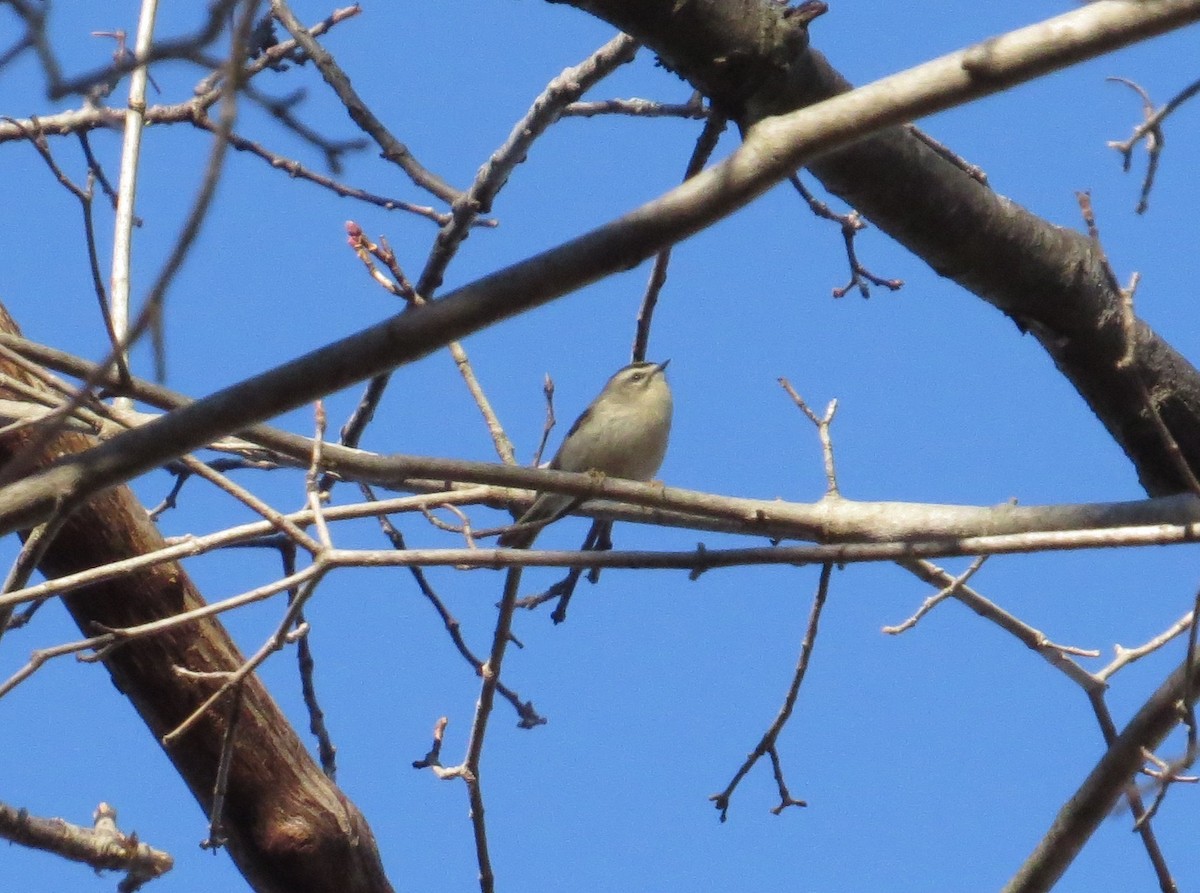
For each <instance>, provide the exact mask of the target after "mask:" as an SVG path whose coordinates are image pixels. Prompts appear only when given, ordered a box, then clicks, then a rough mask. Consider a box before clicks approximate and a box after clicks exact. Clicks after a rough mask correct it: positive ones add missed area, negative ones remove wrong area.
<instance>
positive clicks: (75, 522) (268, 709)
mask: <svg viewBox="0 0 1200 893" xmlns="http://www.w3.org/2000/svg"><path fill="white" fill-rule="evenodd" d="M0 322H2V323H3V326H4V327H5V328H7V330H8V331H10V332H15V331H16V327H15V325H14V324H13V323H12V320H11V319H9V318H8V317H7V315H0ZM5 371H7V372H8V373H9V374H10V375H14V376H19V375H21V373H20V370H18V369H16V368H15V367H12V366H7V367H6V369H5ZM29 436H30V435H28V434H27V433H25V432H17V433H15V434H10V435H7V436H5V437H4V438H3V439H0V461H5V460H8V459H9V458H11V456H12V455H13V454H14V452H17V451H20V450H22V449H23V447H24V443H25V441H26V440H27V439H28V438H29ZM94 445H95V442H94V439H92V438H89V437H87V436H85V435H82V434H76V433H63V434H60V435H58V436H57V437H55V438H54V439H53V441H52V442H51V443H49V444H47V445H46V446H45V447H44V448H43V450H42V451H41V452H40V453H39V455H38V457H37V461H38V463H39V465H44V464H47V463H49V462H51V461H53V460H54V459H57V458H58V457H59V456H62V455H68V454H72V453H77V452H79V451H81V450H86V449H89V448H92V447H93V446H94ZM165 545H166V544H165V543H164V542H163V540H162V538H161V536H160V535H159V533H158V531H157V530H156V529H155V527H154V526H153V524H151V522H150V521H149V520H148V518H147V517H146V512H145V509H143V508H142V506H141V505H140V504H138V502H137V501H136V499H135V498H134V497H133V495H132V493H131V492H130V491H129V490H128V489H127V488H124V487H116V488H112V489H109V490H107V491H105V492H104V493H102V494H100V495H99V496H96V497H94V498H93V499H91V500H90V501H88V502H86V503H85V504H83V505H81V506H80V507H79V508H78V509H76V511H75V512H74V513H72V514H71V515H70V516H69V517H68V518H67V519H66V521H65V522H64V523H63V525H62V529H61V531H60V533H59V535H58V536H57V537H55V538H54V541H53V543H52V545H51V547H50V548H49V549H48V550H47V552H46V554H45V556H44V557H43V559H42V561H41V562H40V570H41V571H42V573H43V574H44V575H46V576H47V577H48V578H54V577H59V576H63V575H66V574H71V573H75V572H81V571H85V570H87V569H89V568H92V567H95V566H97V565H102V564H106V563H108V562H111V561H114V560H119V559H124V558H130V557H134V556H137V555H141V554H144V553H147V552H153V551H155V550H159V549H162V548H164V547H165ZM63 601H64V603H65V604H66V606H67V608H68V610H69V611H70V612H71V613H72V616H73V617H74V618H75V620H76V622H77V623H78V624H79V626H80V628H81V629H82V630H83V631H84V632H85V633H87V632H90V631H91V630H92V629H94V628H95V626H94V625H96V624H99V625H100V627H101V628H113V629H115V628H123V627H132V626H137V625H139V624H144V623H149V622H154V621H157V620H160V619H164V618H168V617H174V616H175V615H177V614H179V613H181V612H185V611H189V610H195V609H198V608H201V607H202V606H203V600H202V599H201V597H200V594H199V593H198V592H197V591H196V589H195V587H194V586H193V585H192V583H191V581H190V579H189V578H188V577H187V575H186V574H185V573H184V571H183V570H182V568H180V567H179V566H178V565H177V564H174V563H168V564H162V565H158V566H155V567H151V568H145V569H143V570H141V571H138V572H135V573H130V574H126V575H124V576H123V577H121V578H119V579H113V580H110V581H105V582H98V583H93V584H92V585H90V586H88V587H86V588H84V589H81V590H79V591H77V592H76V593H74V594H71V595H68V596H66V597H64V599H63ZM104 663H105V666H106V668H107V669H108V671H109V672H110V674H111V675H112V676H113V680H114V682H115V683H116V685H117V686H118V688H119V689H120V690H121V691H122V692H124V693H125V694H126V696H127V697H128V698H129V700H130V702H131V703H132V705H133V706H134V708H135V709H137V711H138V712H139V713H140V714H141V716H142V718H143V720H144V721H145V722H146V724H147V726H148V727H149V729H150V731H151V733H152V734H154V735H155V736H156V737H157V736H161V735H163V734H165V733H166V732H168V731H169V730H170V729H171V728H173V727H174V726H176V725H177V724H178V723H179V722H180V721H182V719H183V718H184V717H185V716H187V714H188V713H190V712H191V711H192V710H194V709H195V707H196V706H198V704H199V703H200V701H201V700H203V697H204V686H203V685H199V684H197V682H196V681H194V680H189V679H185V678H183V677H181V676H180V675H179V674H177V673H175V672H173V668H174V667H175V666H176V665H177V664H180V663H183V664H184V665H185V666H186V667H187V668H188V669H191V670H204V671H222V672H230V671H233V670H235V669H236V668H237V667H238V666H240V665H241V664H242V663H243V658H242V657H241V655H240V654H239V652H238V650H237V648H236V647H235V646H234V644H233V642H232V640H231V639H230V638H229V636H228V635H227V634H226V632H225V631H224V629H223V628H222V627H221V626H220V624H219V623H217V622H216V621H215V620H212V619H211V618H210V619H208V620H200V621H197V622H194V623H190V624H187V625H183V626H175V627H173V628H170V629H167V630H165V631H163V632H161V633H160V634H158V635H155V636H151V637H146V638H141V639H138V640H136V641H129V642H126V643H124V644H122V645H121V647H120V648H117V649H114V650H111V651H108V652H107V653H106V655H105V658H104ZM243 698H244V700H243V708H242V711H241V713H240V715H239V729H240V731H239V736H238V746H237V747H236V748H235V750H234V755H233V759H232V762H231V765H230V770H229V773H230V774H229V785H228V791H227V795H226V809H225V830H226V833H227V834H228V836H229V850H230V853H231V855H232V856H233V859H234V861H235V863H236V864H237V865H238V867H239V868H240V869H241V871H242V872H243V874H244V875H245V876H246V878H247V880H248V881H249V882H250V883H251V885H253V886H254V887H255V889H257V890H260V891H284V890H288V891H293V893H295V891H303V890H329V889H334V888H337V889H341V890H357V891H363V893H368V891H387V890H390V887H389V885H388V883H387V880H386V878H385V876H384V873H383V869H382V866H381V864H380V862H379V856H378V853H377V852H376V850H375V847H374V841H373V838H372V836H371V832H370V829H369V828H368V826H367V825H366V822H365V821H364V820H363V818H362V816H361V815H360V814H359V812H358V810H357V809H356V808H355V807H354V806H353V804H351V803H350V802H349V801H348V800H346V799H345V797H344V796H343V795H342V794H341V793H340V792H339V791H338V790H337V788H335V787H333V785H332V784H330V783H329V782H328V780H327V779H325V777H324V775H323V774H322V773H321V771H320V769H319V768H318V767H317V766H316V765H315V764H314V763H313V761H312V759H311V757H309V755H308V753H307V751H306V749H305V747H304V745H303V743H302V742H301V741H300V740H299V738H298V737H297V736H296V734H295V732H294V731H293V730H292V728H291V726H290V724H289V723H288V721H287V719H286V717H284V715H283V714H282V712H281V711H280V710H279V708H278V707H277V706H276V705H275V703H274V702H273V701H272V700H271V698H270V696H269V695H268V694H267V692H266V690H265V689H264V688H263V687H262V685H261V683H259V682H258V681H257V680H255V679H250V680H247V682H246V686H245V691H244V693H243ZM223 726H224V722H223V720H222V719H221V717H217V716H211V715H210V716H208V717H206V718H205V720H204V721H203V722H201V723H200V725H199V727H198V728H197V729H196V730H195V733H194V734H193V736H192V737H190V738H189V739H188V740H187V741H185V742H182V743H181V744H180V745H179V746H176V747H172V748H169V749H167V756H168V757H169V758H170V759H171V761H172V762H173V763H174V765H175V767H176V769H177V770H178V771H179V773H180V775H181V776H182V778H183V779H184V781H185V782H186V783H187V784H188V786H189V787H190V788H191V790H192V792H193V793H194V795H195V796H196V798H197V799H198V800H199V801H200V803H201V805H202V806H203V807H204V808H206V809H207V808H210V807H211V806H212V792H213V782H214V779H215V773H216V770H217V764H218V754H219V753H220V749H221V748H220V741H221V739H222V736H223V733H224V728H223ZM268 756H269V759H268V758H267V757H268Z"/></svg>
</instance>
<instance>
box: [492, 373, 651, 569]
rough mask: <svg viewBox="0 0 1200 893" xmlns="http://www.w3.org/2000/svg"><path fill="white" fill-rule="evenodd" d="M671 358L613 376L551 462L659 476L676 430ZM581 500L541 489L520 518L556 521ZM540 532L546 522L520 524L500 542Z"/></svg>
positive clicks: (518, 542) (527, 539)
mask: <svg viewBox="0 0 1200 893" xmlns="http://www.w3.org/2000/svg"><path fill="white" fill-rule="evenodd" d="M669 362H671V361H670V360H665V361H663V362H661V363H631V364H630V365H628V366H626V367H625V368H624V369H621V370H620V371H619V372H617V373H616V374H615V375H613V377H612V378H610V379H609V380H608V383H607V384H605V385H604V390H602V391H601V392H600V395H599V396H598V397H597V398H596V399H595V400H593V401H592V403H591V405H590V406H589V407H588V408H587V409H585V410H584V411H583V415H581V416H580V417H579V418H578V419H576V420H575V424H574V425H572V426H571V430H570V431H568V432H567V436H566V437H565V438H563V442H562V446H560V447H559V448H558V453H556V454H555V456H554V458H553V459H551V460H550V465H549V467H550V468H553V469H556V470H558V471H578V472H582V471H598V472H601V473H602V474H604V475H606V476H608V477H614V478H623V479H625V480H630V481H648V480H650V479H651V478H652V477H654V473H655V472H656V471H658V468H659V466H660V465H662V461H663V456H664V455H665V454H666V452H667V437H668V436H669V435H670V433H671V409H672V403H671V389H670V387H668V386H667V378H666V375H665V374H664V373H665V372H666V369H667V363H669ZM578 501H579V499H578V497H573V496H566V495H563V494H562V493H538V495H537V497H536V498H535V499H534V500H533V504H532V505H530V506H529V508H528V509H527V510H526V511H525V514H523V515H521V517H520V518H519V519H518V520H517V523H518V524H528V523H530V522H534V521H545V522H550V521H554V520H556V519H557V518H559V517H560V516H562V515H563V514H565V513H566V512H567V511H568V510H569V509H570V508H571V506H572V505H574V504H575V503H577V502H578ZM540 531H541V528H540V527H535V528H530V529H526V530H522V529H519V528H514V529H512V530H509V531H508V532H507V533H504V534H502V535H501V537H500V539H499V540H498V541H497V542H498V543H499V545H501V546H509V547H513V548H517V549H527V548H529V547H530V546H531V545H532V544H533V541H534V539H535V538H536V537H537V535H538V533H539V532H540Z"/></svg>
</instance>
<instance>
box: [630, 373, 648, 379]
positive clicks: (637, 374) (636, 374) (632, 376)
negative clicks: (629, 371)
mask: <svg viewBox="0 0 1200 893" xmlns="http://www.w3.org/2000/svg"><path fill="white" fill-rule="evenodd" d="M645 377H646V373H644V372H635V373H633V375H631V376H629V380H630V381H641V380H642V379H643V378H645Z"/></svg>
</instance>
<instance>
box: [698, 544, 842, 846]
mask: <svg viewBox="0 0 1200 893" xmlns="http://www.w3.org/2000/svg"><path fill="white" fill-rule="evenodd" d="M832 575H833V565H832V564H826V565H823V566H822V567H821V578H820V580H819V581H818V583H817V594H816V595H815V596H814V597H813V603H812V609H811V610H810V611H809V615H808V626H807V628H806V629H805V630H804V639H803V641H802V642H801V643H800V657H799V658H798V659H797V661H796V670H795V672H794V673H793V674H792V683H791V685H790V686H788V691H787V695H786V696H785V697H784V699H783V705H782V706H781V707H780V708H779V713H778V714H776V716H775V719H774V721H772V723H771V725H770V726H769V727H768V728H767V731H766V732H764V733H763V736H762V738H760V739H759V742H758V744H756V745H755V747H754V750H752V751H751V752H750V754H749V755H748V756H747V757H746V759H745V761H744V762H743V763H742V765H741V766H740V767H738V770H737V772H736V773H734V776H733V779H732V780H731V781H730V782H729V784H728V785H726V786H725V790H723V791H721V792H720V793H719V794H713V795H712V796H711V797H709V798H708V799H709V800H712V801H713V803H714V804H715V805H716V807H717V809H719V810H720V811H721V821H722V822H723V821H725V819H726V818H727V817H728V814H729V799H730V797H732V796H733V792H734V790H736V789H737V786H738V784H740V783H741V780H742V779H743V778H745V777H746V775H747V774H748V773H749V772H750V770H751V769H752V768H754V764H755V763H757V762H758V761H759V760H760V759H761V758H762V757H763V756H765V755H768V754H769V755H770V758H771V767H772V770H773V771H774V774H775V783H776V785H777V786H778V788H779V805H778V806H776V807H775V808H774V809H772V810H771V811H772V812H773V813H775V814H776V815H779V813H780V812H782V811H783V810H784V809H785V808H787V807H789V806H807V805H808V804H807V803H805V802H804V801H803V800H796V799H793V798H792V796H791V794H789V793H788V789H787V785H786V784H784V781H783V770H782V769H781V768H780V764H779V751H778V750H777V748H776V742H777V741H778V739H779V733H780V732H782V731H783V727H784V726H786V725H787V722H788V719H790V718H791V715H792V711H793V710H794V709H795V707H796V698H797V697H799V695H800V685H801V684H802V683H803V682H804V676H805V674H806V673H807V672H808V662H809V660H810V658H811V657H812V652H813V648H814V647H815V646H816V644H817V629H818V628H819V626H820V623H821V611H822V610H823V609H824V607H825V600H826V598H828V596H829V580H830V578H831V577H832Z"/></svg>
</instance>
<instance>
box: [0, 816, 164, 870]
mask: <svg viewBox="0 0 1200 893" xmlns="http://www.w3.org/2000/svg"><path fill="white" fill-rule="evenodd" d="M116 820H117V811H116V810H115V809H113V808H112V807H111V806H109V805H108V804H107V803H101V804H100V806H99V807H97V809H96V813H95V825H94V827H91V828H83V827H80V826H79V825H72V824H70V823H69V822H64V821H63V820H62V819H39V818H37V817H36V816H31V815H30V814H29V813H28V812H26V811H25V810H24V809H14V808H13V807H11V806H7V805H5V804H3V803H0V837H3V838H5V839H6V840H9V841H11V842H12V843H19V844H21V845H22V846H27V847H32V848H34V849H39V850H45V851H46V852H49V853H54V854H55V855H56V856H61V857H62V858H64V859H70V860H71V861H72V862H82V863H83V864H85V865H88V866H90V867H91V868H92V869H93V870H94V871H96V872H101V871H124V872H126V877H125V879H124V880H123V881H122V882H121V883H120V884H119V885H118V889H119V890H121V891H125V890H136V889H137V888H138V887H140V886H141V885H142V884H144V883H146V882H147V881H150V880H153V879H154V878H156V877H159V876H161V875H163V874H166V873H167V872H168V871H170V870H171V868H172V867H173V866H174V864H175V860H174V859H172V858H171V856H170V855H169V854H168V853H164V852H162V851H161V850H156V849H154V848H153V847H151V846H150V845H149V844H146V843H142V842H141V841H140V840H138V837H137V835H136V834H122V833H121V831H120V830H119V829H118V828H117V821H116Z"/></svg>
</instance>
